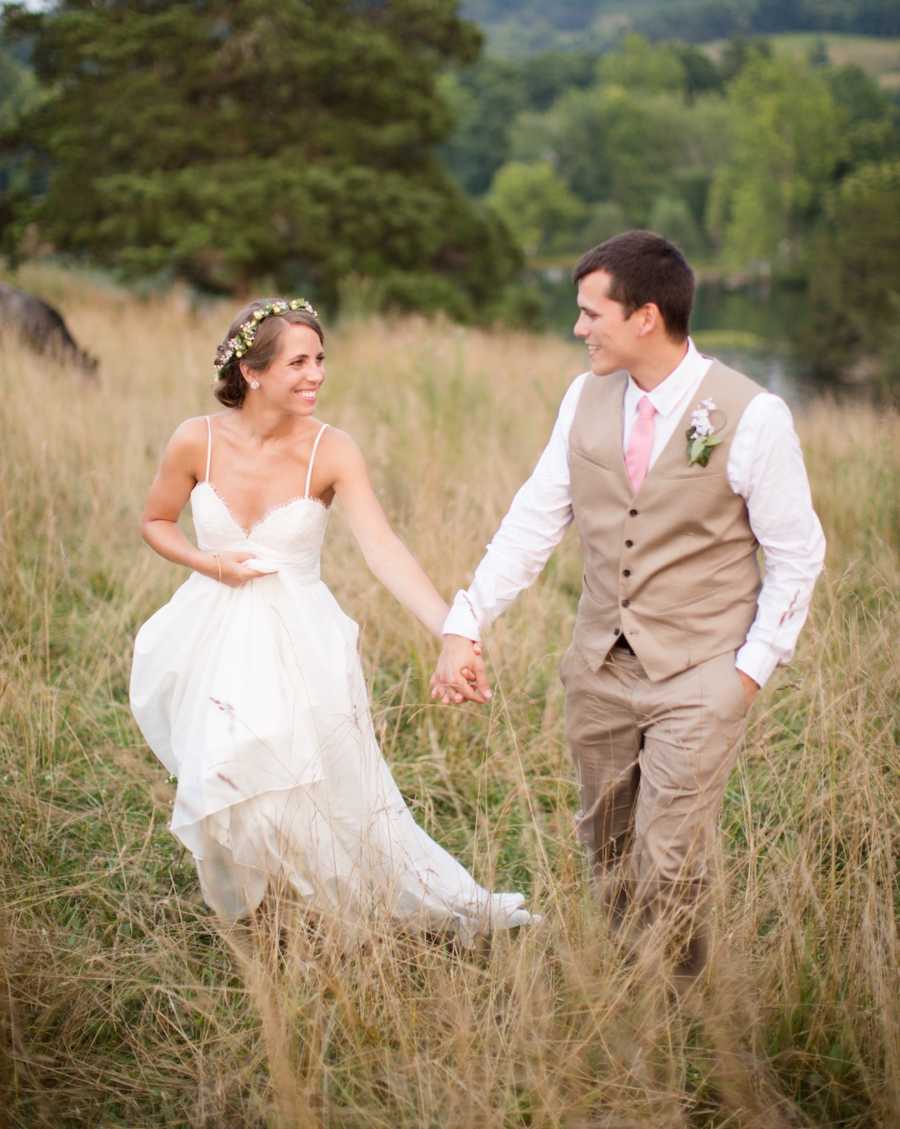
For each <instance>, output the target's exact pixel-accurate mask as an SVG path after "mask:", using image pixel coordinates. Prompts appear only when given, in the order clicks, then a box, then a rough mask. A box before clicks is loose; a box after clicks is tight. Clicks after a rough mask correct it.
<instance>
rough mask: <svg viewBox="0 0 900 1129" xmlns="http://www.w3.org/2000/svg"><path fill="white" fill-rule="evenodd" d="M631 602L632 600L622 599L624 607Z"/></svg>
mask: <svg viewBox="0 0 900 1129" xmlns="http://www.w3.org/2000/svg"><path fill="white" fill-rule="evenodd" d="M630 603H631V600H623V601H622V607H623V608H627V607H628V605H629V604H630Z"/></svg>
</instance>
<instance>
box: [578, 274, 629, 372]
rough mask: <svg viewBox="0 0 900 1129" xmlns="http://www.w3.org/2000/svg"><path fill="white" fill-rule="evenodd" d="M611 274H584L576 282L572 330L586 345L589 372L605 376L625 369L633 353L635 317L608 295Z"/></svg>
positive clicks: (627, 367)
mask: <svg viewBox="0 0 900 1129" xmlns="http://www.w3.org/2000/svg"><path fill="white" fill-rule="evenodd" d="M611 283H612V276H611V275H610V274H608V273H607V271H605V270H597V271H593V272H592V273H591V274H586V275H585V276H584V278H582V279H581V280H580V282H579V283H578V320H577V321H576V322H575V327H574V329H573V332H574V334H575V336H576V337H580V338H581V340H582V341H583V342H584V343H585V345H587V348H588V355H589V356H590V361H591V371H592V372H594V373H596V375H597V376H608V375H609V374H610V373H612V372H618V371H619V369H629V368H630V367H631V363H632V360H633V359H634V356H635V348H636V346H637V339H638V320H639V319H637V318H635V317H634V316H633V315H632V316H631V317H626V316H625V307H624V306H623V305H622V303H621V302H614V301H613V299H612V298H610V297H609V288H610V285H611Z"/></svg>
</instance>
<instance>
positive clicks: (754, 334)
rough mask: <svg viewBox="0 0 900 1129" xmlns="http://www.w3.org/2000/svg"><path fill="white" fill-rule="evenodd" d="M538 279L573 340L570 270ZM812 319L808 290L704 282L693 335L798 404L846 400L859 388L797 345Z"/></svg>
mask: <svg viewBox="0 0 900 1129" xmlns="http://www.w3.org/2000/svg"><path fill="white" fill-rule="evenodd" d="M535 278H536V281H537V283H538V285H539V287H540V290H541V294H542V296H543V299H544V308H545V311H546V313H545V316H546V319H547V323H548V327H549V328H550V329H551V331H553V332H558V333H559V334H560V335H562V336H570V335H571V333H572V326H573V324H574V321H575V316H576V312H577V311H576V308H575V287H574V286H573V285H572V283H571V281H570V279H569V276H568V274H567V272H564V271H562V270H555V269H554V270H545V271H542V272H541V273H540V275H536V276H535ZM808 316H809V315H808V307H807V297H806V294H805V293H804V292H803V291H802V290H798V289H794V288H788V287H767V288H761V287H760V288H755V287H754V288H751V287H747V288H741V289H727V288H725V287H723V286H720V285H716V286H714V285H710V284H701V285H700V286H699V287H698V290H697V298H696V301H695V304H694V314H693V318H692V320H691V333H692V335H693V337H694V339H695V340H696V342H697V346H698V348H699V349H700V350H701V352H704V353H708V354H713V355H714V356H716V357H719V358H720V360H722V361H724V362H725V363H726V364H729V365H732V366H733V367H734V368H736V369H739V370H740V371H741V372H745V373H746V374H747V375H748V376H752V377H753V379H754V380H757V381H759V383H760V384H762V385H764V386H765V387H766V388H768V389H769V390H770V391H771V392H775V393H776V394H777V395H779V396H781V397H783V398H784V399H785V400H786V401H787V402H788V403H789V404H791V405H792V406H797V407H799V406H802V405H803V404H805V403H807V402H808V401H809V400H810V399H812V398H814V397H815V396H817V395H821V394H822V393H823V392H826V391H829V392H833V393H836V394H839V395H841V396H845V395H847V394H848V393H850V394H853V392H854V386H852V385H844V384H843V383H837V382H835V381H834V380H833V379H832V380H829V379H828V378H827V377H825V376H823V375H822V372H821V369H822V366H821V364H818V365H817V364H815V363H814V360H815V359H814V358H812V357H804V356H803V355H802V354H801V353H800V352H799V351H798V349H797V346H796V345H795V344H794V343H793V339H792V338H793V335H795V334H796V331H797V329H798V328H799V327H800V326H801V325H802V324H803V323H804V321H805V319H807V318H808Z"/></svg>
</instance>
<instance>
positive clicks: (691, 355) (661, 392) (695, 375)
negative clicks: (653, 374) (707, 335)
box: [625, 337, 707, 416]
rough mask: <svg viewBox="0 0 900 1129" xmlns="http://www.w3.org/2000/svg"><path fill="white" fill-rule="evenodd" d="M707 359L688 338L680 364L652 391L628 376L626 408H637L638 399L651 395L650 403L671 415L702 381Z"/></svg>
mask: <svg viewBox="0 0 900 1129" xmlns="http://www.w3.org/2000/svg"><path fill="white" fill-rule="evenodd" d="M706 363H707V361H706V358H705V357H703V356H702V355H701V354H700V353H699V352H698V351H697V346H696V345H695V344H694V341H693V339H692V338H690V337H689V338H688V348H687V352H686V353H685V355H684V356H683V357H682V359H681V360H680V361H679V363H678V365H677V366H676V367H675V368H674V369H673V370H672V372H670V373H669V375H668V376H667V377H666V378H665V380H663V381H661V382H660V383H659V384H657V386H656V387H655V388H654V389H653V391H652V392H645V391H644V390H643V388H641V387H640V386H639V385H637V384H635V382H634V380H633V379H632V377H631V375H630V374H629V376H628V387H627V389H626V393H625V408H626V411H628V412H634V411H635V410H636V409H637V404H638V401H639V400H640V398H641V397H642V396H649V397H650V403H651V404H652V405H653V406H654V408H656V410H657V412H658V413H659V415H661V416H667V415H670V414H671V413H672V412H674V411H675V409H676V408H678V407H679V406H680V404H681V402H682V401H683V400H684V397H685V396H686V395H687V393H688V391H689V390H690V389H691V388H692V387H694V385H695V384H696V383H698V382H699V381H700V379H701V378H702V376H703V373H704V371H705V365H706Z"/></svg>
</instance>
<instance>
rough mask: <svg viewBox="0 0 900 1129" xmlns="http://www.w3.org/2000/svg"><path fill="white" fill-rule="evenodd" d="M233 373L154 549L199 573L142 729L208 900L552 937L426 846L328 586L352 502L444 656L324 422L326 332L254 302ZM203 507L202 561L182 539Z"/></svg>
mask: <svg viewBox="0 0 900 1129" xmlns="http://www.w3.org/2000/svg"><path fill="white" fill-rule="evenodd" d="M216 368H217V369H218V373H219V380H218V384H217V386H216V390H215V394H216V397H217V398H218V400H219V401H220V402H221V403H222V404H223V405H224V410H223V411H220V412H218V413H216V414H214V415H211V416H206V417H200V418H196V419H189V420H186V421H185V422H184V423H182V424H181V425H180V426H179V427H178V428H177V429H176V431H175V433H174V435H173V436H172V438H171V440H170V441H169V444H168V446H167V448H166V450H165V453H164V455H163V458H162V462H161V465H160V468H159V471H158V473H157V475H156V478H155V479H154V481H153V484H152V486H151V487H150V492H149V495H148V497H147V502H146V506H145V509H144V515H143V519H142V531H143V536H144V539H145V540H146V541H147V543H148V544H149V545H150V546H151V548H153V549H154V550H155V551H156V552H157V553H159V554H160V555H161V556H162V557H165V558H166V559H167V560H170V561H173V562H174V563H175V564H180V565H186V566H187V567H188V568H190V569H192V570H193V572H192V575H191V576H190V577H189V578H188V580H187V581H186V582H185V583H184V584H183V585H182V586H181V587H180V588H179V589H178V590H177V591H176V593H175V595H174V596H173V597H172V599H171V600H170V601H169V603H168V604H166V605H165V606H164V607H163V608H161V609H160V610H159V611H158V612H156V614H155V615H153V616H151V618H150V619H149V620H147V622H146V623H145V624H144V625H143V626H142V627H141V629H140V631H139V632H138V635H137V639H136V641H135V649H134V664H133V668H132V675H131V708H132V711H133V713H134V716H135V718H136V720H137V723H138V725H139V726H140V729H141V731H142V733H143V735H144V737H145V739H146V740H147V743H148V744H149V745H150V747H151V748H152V749H153V751H154V753H155V754H156V755H157V756H158V757H159V759H160V760H161V761H162V762H163V764H164V765H165V766H166V768H167V769H168V770H169V772H170V773H172V774H174V775H175V776H176V777H177V779H178V787H177V791H176V796H175V805H174V811H173V814H172V821H171V825H170V826H171V830H172V832H173V833H174V834H175V835H176V836H177V837H178V839H180V841H181V842H182V843H183V844H184V845H185V846H186V847H187V848H188V849H189V850H190V851H191V853H192V854H193V856H194V859H195V862H196V866H197V873H198V875H199V879H200V886H201V889H202V892H203V896H204V899H205V900H206V902H207V904H208V905H209V906H210V907H211V908H212V909H213V910H214V911H215V912H216V913H217V914H218V915H219V916H220V917H221V918H222V919H224V920H226V921H233V920H236V919H237V918H240V917H243V916H246V915H248V914H250V913H252V912H253V910H254V909H255V908H256V907H257V906H258V905H259V903H260V901H261V899H262V897H263V894H264V893H265V890H266V887H267V885H268V883H269V881H270V880H272V879H276V878H277V879H280V880H283V881H286V882H287V883H289V884H290V886H291V887H293V889H294V890H296V891H297V893H298V894H299V895H300V896H301V897H302V898H303V899H304V900H305V901H306V903H307V904H308V905H310V906H311V907H314V908H315V909H317V910H322V911H325V912H328V913H333V914H335V915H336V916H337V917H338V918H339V919H340V920H341V921H343V922H345V923H346V924H348V925H352V924H354V923H358V922H360V921H361V920H362V919H363V916H364V915H365V913H366V911H367V910H368V909H371V908H375V907H378V908H380V909H381V910H382V911H386V912H387V913H388V914H389V915H390V916H391V917H392V918H394V919H396V920H397V921H400V922H406V923H410V924H417V925H421V926H423V927H427V928H435V927H438V928H447V927H450V928H452V929H454V930H455V931H456V932H457V933H458V934H459V936H460V937H461V939H463V940H464V941H470V940H471V939H472V938H473V937H474V936H475V935H477V934H478V933H484V932H488V931H490V930H492V929H498V928H506V927H510V926H516V925H521V924H524V923H526V922H529V921H533V920H535V919H534V917H533V916H532V915H531V914H530V913H529V912H528V911H527V910H526V909H525V908H524V907H523V898H522V896H521V895H520V894H512V893H503V894H492V893H490V892H489V891H487V890H485V889H483V888H482V887H481V886H479V885H478V884H477V883H476V882H475V881H474V879H473V878H472V877H471V875H470V874H469V873H468V872H467V871H466V870H465V868H464V867H463V866H462V865H460V863H458V862H457V861H456V860H455V859H454V858H452V857H451V856H450V855H449V854H448V853H447V852H446V851H444V850H443V848H441V847H440V846H439V845H438V844H437V843H435V842H434V841H433V840H432V839H430V838H429V837H428V835H426V834H425V832H424V831H423V830H422V829H421V828H420V827H419V826H418V825H417V824H416V823H415V821H414V820H413V818H412V816H411V814H410V812H409V810H408V809H407V807H406V805H405V803H404V801H403V798H402V796H401V795H400V792H399V791H398V789H397V787H396V785H395V783H394V781H393V779H392V777H391V774H390V772H389V770H388V767H387V764H386V763H385V761H384V759H383V758H382V756H381V752H380V750H379V748H378V744H377V741H376V738H375V734H374V730H373V727H372V721H371V717H370V714H369V706H368V701H367V698H366V690H365V683H364V680H363V674H362V669H361V666H360V662H359V658H358V655H357V630H358V629H357V625H356V624H355V623H354V622H353V621H352V620H351V619H348V617H347V616H346V615H344V613H343V612H342V611H341V609H340V608H339V607H338V605H337V603H336V602H335V600H334V597H333V596H332V594H331V592H330V591H329V589H328V588H327V587H326V586H325V585H324V584H323V583H322V581H321V580H320V578H319V554H320V549H321V545H322V540H323V537H324V534H325V527H326V525H327V522H328V514H329V511H330V507H331V504H332V502H333V501H334V500H335V499H340V502H341V505H342V507H343V509H344V512H345V514H346V516H347V519H348V521H349V524H350V528H351V529H352V532H353V534H354V536H355V538H356V540H357V542H358V544H359V546H360V549H361V550H362V553H363V556H364V558H365V561H366V564H367V565H368V566H369V568H370V569H371V570H372V572H373V573H374V575H375V576H376V577H377V578H378V579H379V580H380V581H381V582H382V583H383V584H384V585H385V587H386V588H387V589H388V590H389V591H390V592H391V593H392V594H393V595H394V596H395V597H396V598H397V599H398V600H399V601H400V603H401V604H403V605H404V607H406V608H408V609H409V611H411V612H412V613H413V615H415V616H416V617H417V618H418V619H419V620H420V621H421V622H422V623H423V624H424V625H425V626H426V627H427V628H428V629H429V630H430V631H431V632H432V633H433V634H434V635H436V636H440V632H441V627H442V625H443V622H444V619H445V617H446V614H447V606H446V604H445V603H444V601H443V600H442V599H441V597H440V596H439V595H438V593H437V592H436V591H435V589H434V587H433V585H432V584H431V582H430V580H429V579H428V577H427V576H426V575H425V573H424V572H423V571H422V569H421V568H420V567H419V565H418V564H417V563H416V561H415V560H414V559H413V557H412V556H411V554H410V553H409V551H408V550H407V549H406V547H405V546H404V545H403V544H402V542H401V541H400V540H399V539H398V538H397V536H396V535H395V534H394V532H393V531H392V530H391V528H390V525H389V524H388V522H387V519H386V518H385V515H384V512H383V511H382V509H381V506H380V505H379V503H378V500H377V498H376V497H375V494H374V492H373V490H372V487H371V485H370V482H369V477H368V474H367V472H366V466H365V462H364V460H363V457H362V455H361V453H360V451H359V449H358V447H357V446H356V444H355V443H354V442H353V440H352V439H351V438H350V436H349V435H347V434H346V433H344V432H342V431H339V430H338V429H337V428H334V427H329V425H328V424H324V423H320V422H319V421H318V419H317V418H316V416H315V413H316V407H317V401H318V398H319V394H320V392H321V389H322V385H323V383H324V381H325V350H324V334H323V332H322V327H321V325H320V324H319V320H318V316H317V314H316V311H315V310H314V309H313V308H312V306H310V305H309V303H308V302H306V301H304V300H302V299H294V300H292V301H290V302H288V301H285V300H282V299H277V300H274V301H272V300H259V301H254V302H251V303H250V304H249V305H248V306H246V307H245V308H244V309H243V310H241V312H240V313H239V314H238V316H237V317H236V318H235V320H234V322H233V324H232V326H231V328H230V330H229V332H228V335H227V337H226V339H225V342H224V343H223V344H222V345H220V346H219V349H218V353H217V356H216ZM301 487H302V490H301ZM188 500H190V503H191V511H192V515H193V521H194V529H195V531H196V538H197V545H196V546H195V545H193V544H192V543H191V542H190V541H189V539H188V538H187V537H186V536H185V535H184V533H182V531H181V530H180V529H179V526H178V524H177V522H178V518H179V515H180V513H181V511H182V509H183V508H184V506H185V504H186V503H187V502H188Z"/></svg>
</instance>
